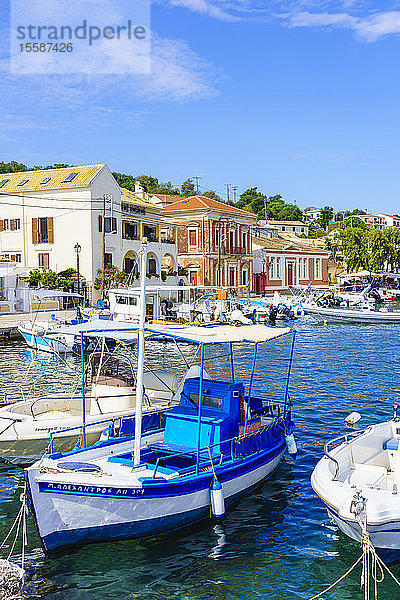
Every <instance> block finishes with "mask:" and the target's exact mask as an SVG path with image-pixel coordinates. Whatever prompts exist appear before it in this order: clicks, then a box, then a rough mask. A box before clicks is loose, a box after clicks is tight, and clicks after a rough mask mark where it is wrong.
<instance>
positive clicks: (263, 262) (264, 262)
mask: <svg viewBox="0 0 400 600" xmlns="http://www.w3.org/2000/svg"><path fill="white" fill-rule="evenodd" d="M266 264H267V261H266V259H265V258H263V259H262V276H263V297H264V296H265V265H266Z"/></svg>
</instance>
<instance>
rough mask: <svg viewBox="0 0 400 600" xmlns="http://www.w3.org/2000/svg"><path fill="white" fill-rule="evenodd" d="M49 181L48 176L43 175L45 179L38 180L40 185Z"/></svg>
mask: <svg viewBox="0 0 400 600" xmlns="http://www.w3.org/2000/svg"><path fill="white" fill-rule="evenodd" d="M49 181H50V177H45V179H43V181H41V182H40V185H44V184H45V183H48V182H49Z"/></svg>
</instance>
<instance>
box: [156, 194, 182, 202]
mask: <svg viewBox="0 0 400 600" xmlns="http://www.w3.org/2000/svg"><path fill="white" fill-rule="evenodd" d="M151 195H152V196H155V197H156V198H158V199H159V200H161V202H163V203H164V204H172V202H178V201H179V200H184V199H185V198H184V197H183V196H172V195H169V194H151Z"/></svg>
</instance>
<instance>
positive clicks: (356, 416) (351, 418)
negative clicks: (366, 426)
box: [344, 411, 361, 425]
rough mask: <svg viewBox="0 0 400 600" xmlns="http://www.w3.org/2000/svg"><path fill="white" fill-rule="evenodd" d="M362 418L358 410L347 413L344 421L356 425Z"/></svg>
mask: <svg viewBox="0 0 400 600" xmlns="http://www.w3.org/2000/svg"><path fill="white" fill-rule="evenodd" d="M360 419H361V415H360V413H358V412H355V411H354V412H352V413H350V414H349V415H347V417H346V418H345V420H344V422H345V423H346V425H354V424H355V423H358V421H359V420H360Z"/></svg>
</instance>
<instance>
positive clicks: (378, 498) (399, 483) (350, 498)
mask: <svg viewBox="0 0 400 600" xmlns="http://www.w3.org/2000/svg"><path fill="white" fill-rule="evenodd" d="M311 485H312V487H313V489H314V491H315V492H316V494H318V496H319V497H320V498H321V500H322V501H323V502H324V504H325V505H326V508H327V511H328V515H329V516H330V517H331V519H332V520H333V521H334V522H335V523H336V524H337V526H338V527H339V529H341V531H343V533H345V534H346V535H347V536H349V537H350V538H352V539H354V540H357V541H361V537H362V524H363V523H364V524H365V526H366V529H367V531H368V533H369V535H370V539H371V542H372V544H373V545H374V546H376V547H377V548H392V549H400V422H399V420H398V419H397V418H396V417H394V418H393V419H392V420H391V421H385V422H383V423H378V424H377V425H372V426H371V427H368V428H367V429H365V430H362V431H356V432H353V433H350V434H347V435H344V436H341V437H340V438H336V439H334V440H332V441H331V442H329V443H328V444H326V445H325V455H324V457H323V458H321V460H320V461H319V462H318V464H317V466H316V467H315V469H314V471H313V473H312V476H311Z"/></svg>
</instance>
